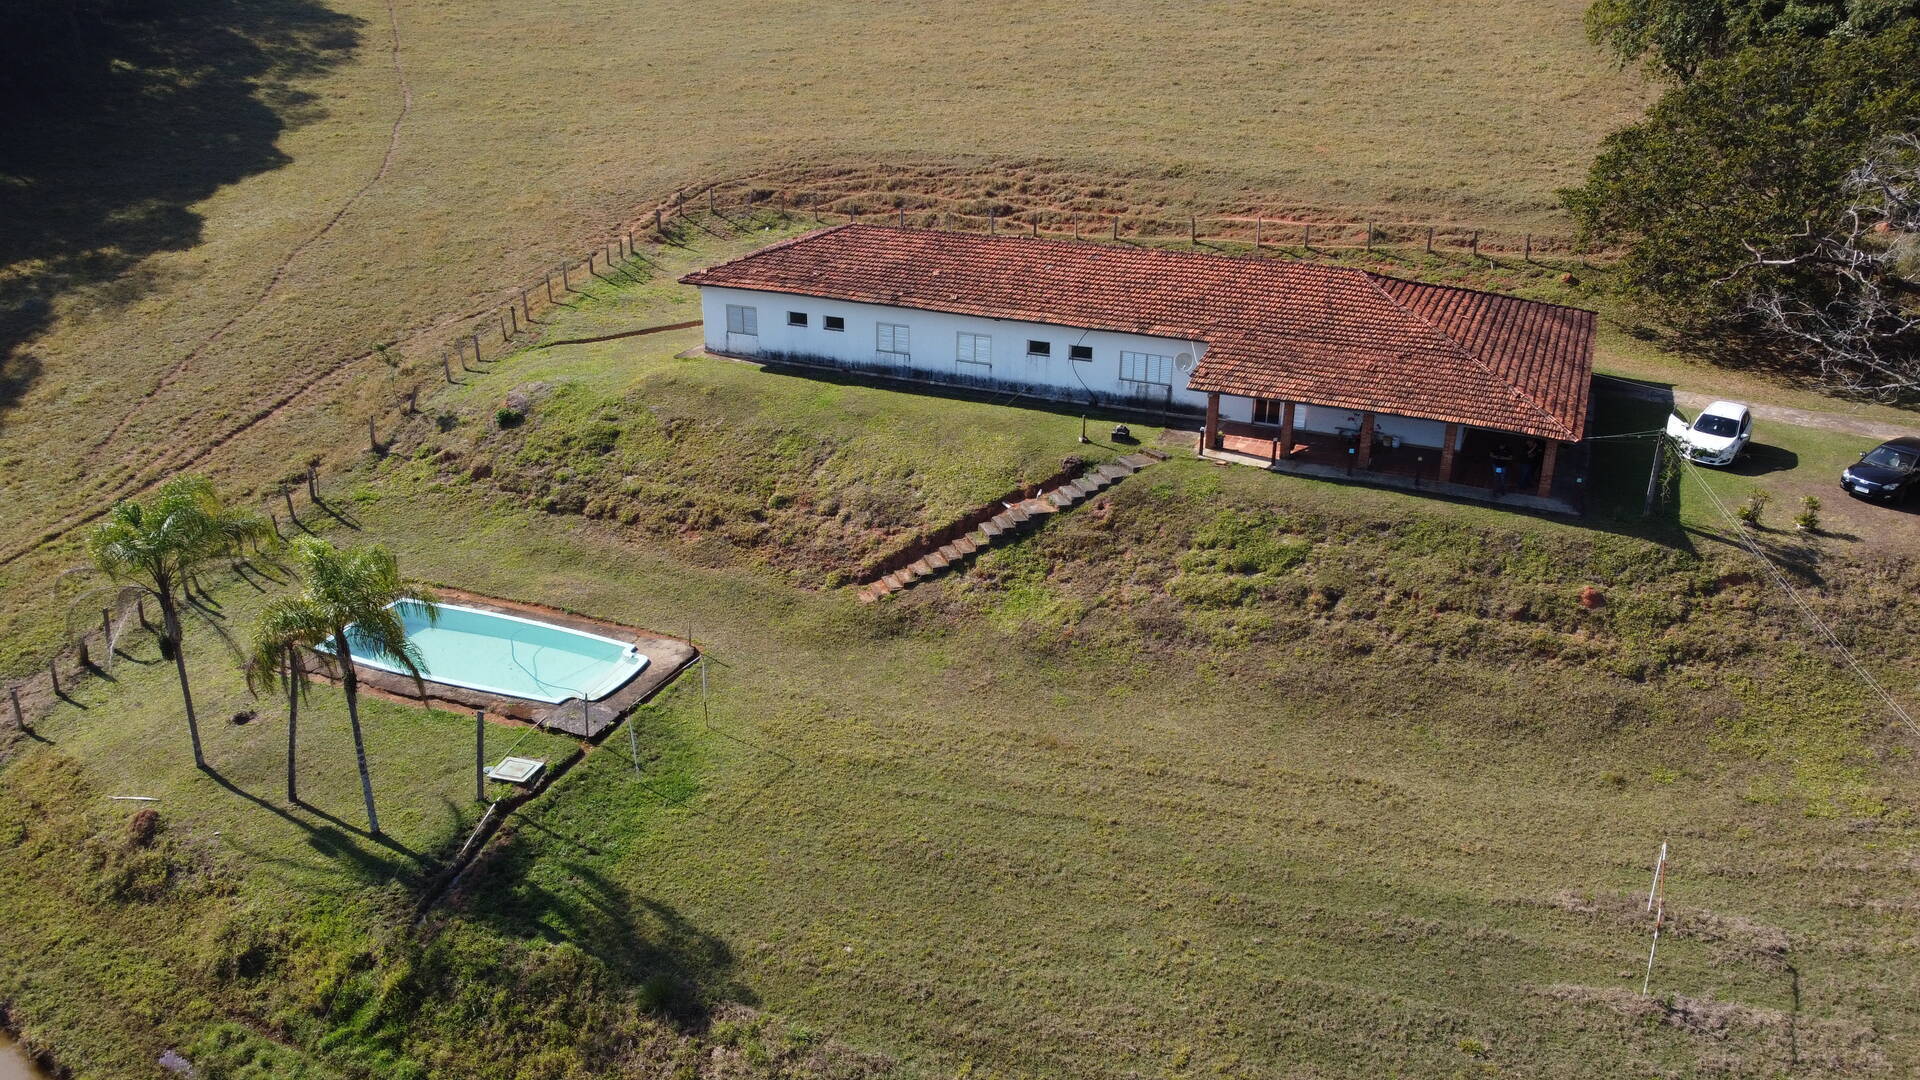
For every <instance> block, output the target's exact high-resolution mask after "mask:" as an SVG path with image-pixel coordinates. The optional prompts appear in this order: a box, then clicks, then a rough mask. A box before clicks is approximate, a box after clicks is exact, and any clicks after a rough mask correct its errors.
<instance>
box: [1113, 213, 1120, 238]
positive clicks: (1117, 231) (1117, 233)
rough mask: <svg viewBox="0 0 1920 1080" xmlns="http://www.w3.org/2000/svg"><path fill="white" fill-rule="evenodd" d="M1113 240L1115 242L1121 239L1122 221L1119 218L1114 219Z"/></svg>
mask: <svg viewBox="0 0 1920 1080" xmlns="http://www.w3.org/2000/svg"><path fill="white" fill-rule="evenodd" d="M1113 238H1114V239H1115V240H1118V239H1120V219H1119V218H1114V219H1113Z"/></svg>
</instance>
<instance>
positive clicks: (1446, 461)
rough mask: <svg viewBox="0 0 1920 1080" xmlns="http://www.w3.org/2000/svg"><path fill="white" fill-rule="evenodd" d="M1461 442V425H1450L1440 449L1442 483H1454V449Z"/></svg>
mask: <svg viewBox="0 0 1920 1080" xmlns="http://www.w3.org/2000/svg"><path fill="white" fill-rule="evenodd" d="M1459 441H1460V425H1459V424H1448V425H1447V434H1446V437H1445V438H1444V439H1443V440H1442V445H1441V447H1440V482H1441V483H1443V484H1450V483H1452V482H1453V447H1454V444H1456V443H1458V442H1459Z"/></svg>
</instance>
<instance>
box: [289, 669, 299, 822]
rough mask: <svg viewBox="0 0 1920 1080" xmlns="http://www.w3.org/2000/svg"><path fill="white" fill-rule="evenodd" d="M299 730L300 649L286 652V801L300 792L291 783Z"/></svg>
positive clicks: (292, 799)
mask: <svg viewBox="0 0 1920 1080" xmlns="http://www.w3.org/2000/svg"><path fill="white" fill-rule="evenodd" d="M299 731H300V650H299V649H298V648H295V649H293V650H292V651H290V652H288V653H287V801H288V802H290V803H297V802H299V801H300V793H299V791H298V790H296V789H295V787H294V784H293V767H294V748H295V746H296V745H297V743H298V739H297V736H298V734H299Z"/></svg>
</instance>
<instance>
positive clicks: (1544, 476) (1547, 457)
mask: <svg viewBox="0 0 1920 1080" xmlns="http://www.w3.org/2000/svg"><path fill="white" fill-rule="evenodd" d="M1559 456H1560V443H1559V442H1558V441H1557V440H1554V439H1548V440H1547V447H1546V449H1545V450H1543V451H1541V452H1540V487H1539V488H1538V489H1537V492H1536V493H1537V494H1538V495H1540V497H1541V498H1545V497H1546V496H1548V495H1551V494H1553V466H1554V462H1555V461H1556V460H1557V459H1558V458H1559Z"/></svg>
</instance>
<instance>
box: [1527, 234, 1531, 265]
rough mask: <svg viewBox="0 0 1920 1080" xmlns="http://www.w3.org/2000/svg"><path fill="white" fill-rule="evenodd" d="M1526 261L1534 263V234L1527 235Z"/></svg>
mask: <svg viewBox="0 0 1920 1080" xmlns="http://www.w3.org/2000/svg"><path fill="white" fill-rule="evenodd" d="M1526 261H1527V262H1532V261H1533V234H1532V233H1528V234H1527V255H1526Z"/></svg>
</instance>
